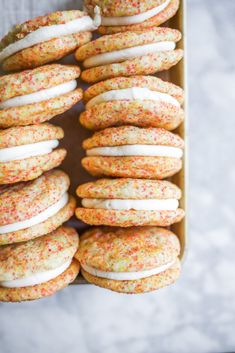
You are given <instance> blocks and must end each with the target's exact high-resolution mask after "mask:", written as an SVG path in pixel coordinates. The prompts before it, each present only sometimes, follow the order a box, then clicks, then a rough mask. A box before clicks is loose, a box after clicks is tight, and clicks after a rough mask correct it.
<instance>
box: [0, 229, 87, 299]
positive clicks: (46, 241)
mask: <svg viewBox="0 0 235 353" xmlns="http://www.w3.org/2000/svg"><path fill="white" fill-rule="evenodd" d="M78 242H79V239H78V234H77V232H76V231H75V229H73V228H70V227H60V228H58V229H57V230H55V231H54V232H52V233H50V234H48V235H45V236H44V237H40V238H38V239H34V240H30V241H28V242H24V243H19V244H11V245H6V246H1V248H0V262H1V267H0V301H3V302H20V301H25V300H35V299H40V298H44V297H47V296H50V295H52V294H54V293H56V292H57V291H59V290H61V289H63V288H65V287H66V286H67V285H68V284H69V283H71V282H73V281H74V279H75V278H76V276H77V275H78V273H79V267H80V265H79V263H78V261H77V260H76V259H74V258H73V257H74V254H75V253H76V251H77V249H78Z"/></svg>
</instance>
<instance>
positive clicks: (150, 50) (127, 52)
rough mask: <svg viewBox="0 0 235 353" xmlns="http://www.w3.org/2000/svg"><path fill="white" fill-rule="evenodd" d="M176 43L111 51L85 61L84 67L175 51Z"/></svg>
mask: <svg viewBox="0 0 235 353" xmlns="http://www.w3.org/2000/svg"><path fill="white" fill-rule="evenodd" d="M175 46H176V44H175V42H169V41H168V42H157V43H150V44H145V45H139V46H136V47H132V48H126V49H121V50H115V51H111V52H109V53H103V54H98V55H94V56H91V57H90V58H88V59H86V60H84V62H83V66H84V67H86V68H89V67H93V66H100V65H106V64H112V63H117V62H122V61H125V60H128V59H132V58H135V57H139V56H144V55H148V54H154V53H156V52H158V51H167V50H174V49H175Z"/></svg>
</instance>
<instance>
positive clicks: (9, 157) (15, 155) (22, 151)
mask: <svg viewBox="0 0 235 353" xmlns="http://www.w3.org/2000/svg"><path fill="white" fill-rule="evenodd" d="M58 145H59V141H58V140H50V141H41V142H37V143H32V144H29V145H22V146H16V147H8V148H1V149H0V163H2V162H10V161H17V160H21V159H26V158H31V157H35V156H42V155H45V154H49V153H51V152H52V151H53V149H54V148H56V147H57V146H58Z"/></svg>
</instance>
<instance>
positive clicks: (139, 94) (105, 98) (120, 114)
mask: <svg viewBox="0 0 235 353" xmlns="http://www.w3.org/2000/svg"><path fill="white" fill-rule="evenodd" d="M84 101H85V103H86V111H85V112H83V113H82V114H81V115H80V122H81V124H82V125H83V126H85V127H86V128H88V129H92V130H100V129H104V128H106V127H109V126H117V125H135V126H142V127H149V126H151V127H161V128H164V129H167V130H174V129H175V128H177V127H178V126H179V125H180V124H181V123H182V121H183V119H184V111H183V109H182V108H181V105H182V104H183V101H184V92H183V90H182V89H181V88H180V87H178V86H176V85H174V84H173V83H170V82H165V81H163V80H161V79H159V78H157V77H154V76H133V77H116V78H112V79H109V80H106V81H103V82H99V83H96V84H95V85H93V86H91V87H89V88H88V89H87V90H86V91H85V93H84Z"/></svg>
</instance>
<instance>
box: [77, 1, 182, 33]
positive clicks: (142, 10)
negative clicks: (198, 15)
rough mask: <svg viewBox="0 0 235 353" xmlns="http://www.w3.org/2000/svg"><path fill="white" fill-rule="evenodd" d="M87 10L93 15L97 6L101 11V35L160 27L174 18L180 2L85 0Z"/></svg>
mask: <svg viewBox="0 0 235 353" xmlns="http://www.w3.org/2000/svg"><path fill="white" fill-rule="evenodd" d="M84 4H85V8H86V9H87V11H88V12H89V13H90V14H91V15H92V14H93V13H94V8H95V6H97V5H98V6H99V7H100V10H101V26H100V27H99V29H98V30H99V32H100V33H101V34H112V33H118V32H125V31H138V30H143V29H145V28H151V27H155V26H159V25H161V24H162V23H164V22H166V21H167V20H169V19H170V18H171V17H173V16H174V15H175V14H176V12H177V10H178V8H179V0H153V1H148V0H145V1H127V0H109V1H104V0H98V1H97V0H85V1H84Z"/></svg>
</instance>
